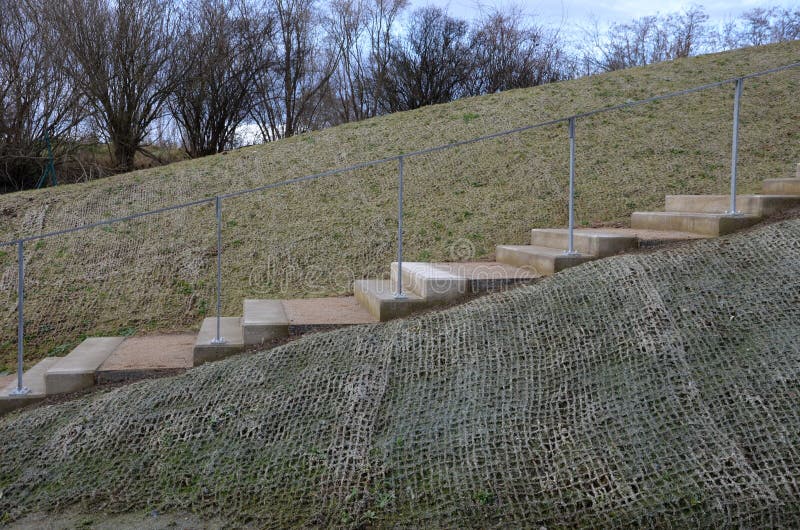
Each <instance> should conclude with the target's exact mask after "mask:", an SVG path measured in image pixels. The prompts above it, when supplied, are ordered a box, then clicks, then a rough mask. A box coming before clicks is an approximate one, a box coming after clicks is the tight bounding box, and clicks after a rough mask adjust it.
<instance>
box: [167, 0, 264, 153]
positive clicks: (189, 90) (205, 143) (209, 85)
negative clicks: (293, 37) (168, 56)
mask: <svg viewBox="0 0 800 530" xmlns="http://www.w3.org/2000/svg"><path fill="white" fill-rule="evenodd" d="M183 9H184V11H183V13H184V14H183V16H182V17H181V19H182V21H183V22H182V24H181V31H180V42H181V44H180V46H176V51H175V54H176V59H177V61H174V62H175V63H176V64H179V65H182V66H181V67H180V69H181V71H179V72H177V73H176V75H178V76H179V79H180V82H179V83H177V84H176V86H175V90H174V93H173V94H172V97H171V98H170V100H169V108H170V112H171V113H172V116H173V118H174V119H175V121H176V122H177V123H178V126H179V128H180V131H181V138H182V141H183V146H184V149H185V150H186V152H187V154H189V156H191V157H198V156H204V155H209V154H213V153H219V152H222V151H224V150H225V149H226V148H229V147H231V146H232V145H233V142H234V140H235V133H236V128H237V127H238V126H239V124H240V123H241V122H242V121H243V120H244V119H245V118H246V117H247V114H248V111H249V109H250V104H251V101H252V97H253V93H254V90H255V81H256V76H257V75H258V72H259V71H261V70H263V69H266V68H269V67H270V66H272V64H271V60H272V57H271V56H269V55H265V54H264V53H263V50H264V49H268V47H267V43H268V42H269V38H270V32H271V30H272V21H271V20H270V19H269V18H268V17H264V16H255V14H254V13H252V12H251V11H250V9H249V6H248V4H246V3H244V2H240V1H236V0H194V1H192V2H189V3H187V4H184V8H183ZM183 65H185V66H183Z"/></svg>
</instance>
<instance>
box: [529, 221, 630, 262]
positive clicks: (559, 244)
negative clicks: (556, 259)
mask: <svg viewBox="0 0 800 530" xmlns="http://www.w3.org/2000/svg"><path fill="white" fill-rule="evenodd" d="M572 243H573V247H574V248H575V250H576V251H578V252H580V253H581V254H591V255H593V256H597V257H606V256H613V255H614V254H619V253H620V252H622V251H624V250H628V249H631V248H636V247H637V246H638V241H637V240H636V238H635V237H631V236H623V235H619V234H610V233H604V232H594V231H593V232H582V231H580V230H575V231H574V233H573V239H572ZM531 245H534V246H540V247H549V248H557V249H560V250H566V249H567V248H569V230H568V229H566V228H534V229H533V230H531Z"/></svg>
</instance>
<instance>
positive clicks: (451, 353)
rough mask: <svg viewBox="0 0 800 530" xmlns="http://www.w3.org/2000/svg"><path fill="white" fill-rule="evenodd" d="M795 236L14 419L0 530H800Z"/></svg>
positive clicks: (524, 292)
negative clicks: (118, 525) (113, 519)
mask: <svg viewBox="0 0 800 530" xmlns="http://www.w3.org/2000/svg"><path fill="white" fill-rule="evenodd" d="M798 238H800V219H797V218H795V219H792V220H788V221H784V222H781V223H778V224H773V225H769V226H765V227H759V228H758V229H756V230H753V231H751V232H750V233H746V234H735V235H733V236H729V237H724V238H719V239H712V240H707V241H700V242H696V243H691V244H687V245H682V246H679V247H677V248H670V249H666V250H660V251H655V252H652V253H646V254H645V253H638V254H629V255H624V256H618V257H613V258H609V259H606V260H601V261H596V262H592V263H589V264H586V265H584V266H581V267H576V268H574V269H570V270H568V271H566V272H564V273H563V274H559V275H556V276H554V277H551V278H547V279H545V280H544V281H542V282H539V283H537V284H536V285H533V286H529V287H524V288H520V289H514V290H511V291H508V292H505V293H499V294H496V295H492V296H488V297H484V298H480V299H478V300H475V301H473V302H470V303H468V304H465V305H462V306H459V307H456V308H453V309H450V310H447V311H439V312H431V313H428V314H425V315H422V316H419V317H417V318H411V319H406V320H397V321H393V322H390V323H386V324H375V325H366V326H357V327H353V328H348V329H344V330H338V331H334V332H330V333H317V334H310V335H307V336H305V337H302V338H301V339H299V340H297V341H294V342H292V343H289V344H287V345H284V346H281V347H278V348H276V349H273V350H270V351H266V352H262V353H258V354H255V355H241V356H237V357H234V358H231V359H227V360H224V361H220V362H217V363H212V364H207V365H204V366H202V367H199V368H197V369H194V370H191V371H190V372H188V373H186V374H183V375H181V376H179V377H174V378H167V379H160V380H153V381H144V382H140V383H135V384H132V385H128V386H125V387H121V388H117V389H114V390H110V391H106V392H97V393H94V394H92V395H89V396H85V397H84V398H81V399H77V400H73V401H70V402H66V403H62V404H59V405H53V406H43V407H40V408H38V409H36V410H32V411H23V412H20V413H17V414H12V415H9V416H6V417H2V418H0V447H3V449H4V453H3V458H0V493H2V495H0V524H2V522H4V520H5V519H6V518H8V519H14V518H17V517H20V516H22V515H24V514H26V513H30V512H48V511H51V510H52V511H56V512H58V511H62V510H67V509H74V510H76V511H78V512H82V513H84V514H86V515H89V514H102V513H104V512H110V513H115V512H125V511H136V512H145V513H148V512H151V511H156V512H158V513H165V512H171V511H177V512H185V511H189V512H193V513H195V514H196V515H197V516H198V517H201V518H206V517H208V518H214V517H218V518H220V520H221V521H224V522H223V523H222V524H223V526H226V527H234V526H235V524H236V523H246V522H249V523H251V525H252V527H254V528H293V527H298V528H299V527H302V528H308V527H324V528H327V527H345V528H540V527H546V528H581V527H582V528H646V527H655V528H722V527H732V528H739V527H743V528H765V527H774V528H789V527H796V525H797V521H798V518H800V490H798V487H797V477H798V476H800V414H798V411H799V410H800V393H798V391H797V389H798V388H799V387H800V345H799V344H798V341H797V321H798V318H800V304H799V303H798V299H797V294H798V293H800V246H798V245H797V241H798ZM793 295H794V296H793ZM100 519H101V520H102V515H101V516H100ZM226 523H227V524H226Z"/></svg>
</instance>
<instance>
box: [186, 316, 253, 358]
mask: <svg viewBox="0 0 800 530" xmlns="http://www.w3.org/2000/svg"><path fill="white" fill-rule="evenodd" d="M220 324H221V326H220V328H221V331H220V335H221V338H223V339H224V340H225V342H224V343H222V344H214V343H213V340H214V339H215V338H216V333H217V319H216V317H209V318H206V319H203V324H202V325H201V326H200V332H199V333H198V334H197V341H196V342H195V343H194V351H193V352H192V366H198V365H201V364H203V363H207V362H210V361H218V360H220V359H224V358H225V357H230V356H231V355H235V354H237V353H241V352H242V351H244V338H243V336H242V319H241V318H240V317H222V318H221V319H220Z"/></svg>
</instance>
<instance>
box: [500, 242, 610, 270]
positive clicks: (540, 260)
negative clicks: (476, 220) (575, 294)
mask: <svg viewBox="0 0 800 530" xmlns="http://www.w3.org/2000/svg"><path fill="white" fill-rule="evenodd" d="M596 258H597V256H592V255H589V254H573V255H569V254H565V253H564V251H563V250H560V249H556V248H550V247H542V246H538V245H498V246H497V248H496V250H495V259H497V261H499V262H501V263H508V264H510V265H514V266H515V267H533V268H534V269H535V270H536V271H537V272H539V274H544V275H550V274H555V273H557V272H559V271H561V270H564V269H566V268H568V267H574V266H576V265H580V264H581V263H584V262H587V261H590V260H593V259H596Z"/></svg>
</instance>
